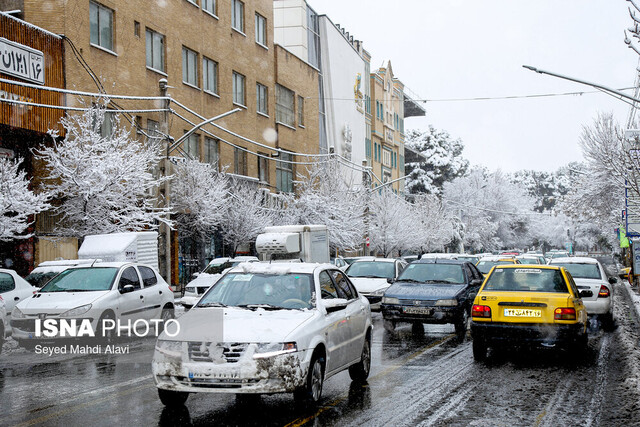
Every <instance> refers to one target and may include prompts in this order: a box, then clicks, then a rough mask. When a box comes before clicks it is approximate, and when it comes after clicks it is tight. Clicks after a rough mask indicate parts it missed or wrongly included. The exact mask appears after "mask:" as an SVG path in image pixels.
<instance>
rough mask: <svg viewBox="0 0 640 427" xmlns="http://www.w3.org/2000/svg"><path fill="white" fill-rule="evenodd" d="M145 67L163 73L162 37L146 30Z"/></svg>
mask: <svg viewBox="0 0 640 427" xmlns="http://www.w3.org/2000/svg"><path fill="white" fill-rule="evenodd" d="M147 67H149V68H153V69H154V70H158V71H162V72H164V36H163V35H162V34H160V33H156V32H155V31H153V30H150V29H148V28H147Z"/></svg>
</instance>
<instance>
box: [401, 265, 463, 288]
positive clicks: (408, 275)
mask: <svg viewBox="0 0 640 427" xmlns="http://www.w3.org/2000/svg"><path fill="white" fill-rule="evenodd" d="M398 280H399V281H400V280H406V281H414V282H424V283H445V284H450V283H451V284H459V283H464V272H463V271H462V265H460V264H437V263H419V262H413V263H411V264H409V265H408V266H407V268H406V269H405V270H404V271H403V272H402V274H401V275H400V277H398Z"/></svg>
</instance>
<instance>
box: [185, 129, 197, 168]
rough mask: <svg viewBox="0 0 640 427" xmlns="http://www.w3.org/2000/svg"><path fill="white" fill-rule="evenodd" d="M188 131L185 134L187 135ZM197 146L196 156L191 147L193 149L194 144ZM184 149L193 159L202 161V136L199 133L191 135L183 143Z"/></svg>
mask: <svg viewBox="0 0 640 427" xmlns="http://www.w3.org/2000/svg"><path fill="white" fill-rule="evenodd" d="M187 132H188V131H186V130H185V131H184V133H187ZM194 142H195V144H194V146H195V154H194V153H192V152H191V151H192V150H191V147H192V143H194ZM182 149H183V150H184V152H185V153H187V154H188V155H190V156H191V157H193V158H194V159H195V160H198V161H199V160H200V134H199V133H195V132H194V133H192V134H191V135H189V136H188V137H187V138H186V139H185V140H184V141H183V142H182Z"/></svg>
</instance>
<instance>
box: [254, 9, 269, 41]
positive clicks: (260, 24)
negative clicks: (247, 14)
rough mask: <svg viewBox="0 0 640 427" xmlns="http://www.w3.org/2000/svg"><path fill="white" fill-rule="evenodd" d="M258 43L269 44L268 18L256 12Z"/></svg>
mask: <svg viewBox="0 0 640 427" xmlns="http://www.w3.org/2000/svg"><path fill="white" fill-rule="evenodd" d="M256 43H259V44H261V45H262V46H266V45H267V19H266V18H265V17H264V16H262V15H260V14H259V13H256Z"/></svg>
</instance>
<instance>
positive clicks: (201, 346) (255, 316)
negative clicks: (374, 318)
mask: <svg viewBox="0 0 640 427" xmlns="http://www.w3.org/2000/svg"><path fill="white" fill-rule="evenodd" d="M177 322H178V324H179V328H176V329H175V330H173V329H172V328H167V330H165V332H163V333H162V335H161V336H160V337H159V339H158V341H157V344H156V349H155V353H154V356H153V363H152V370H153V377H154V379H155V382H156V385H157V387H158V394H159V396H160V400H161V401H162V403H164V404H165V405H167V406H175V405H182V404H184V402H185V401H186V399H187V397H188V395H189V393H235V394H237V395H242V394H268V393H286V392H293V393H294V396H296V397H297V398H301V399H305V400H310V401H312V402H317V401H318V400H319V399H320V396H321V393H322V386H323V383H324V381H325V380H326V379H328V378H329V377H331V376H333V375H335V374H337V373H339V372H341V371H343V370H345V369H348V370H349V374H350V376H351V378H352V379H353V380H359V381H364V380H365V379H366V378H367V377H368V375H369V368H370V361H371V332H372V322H371V312H370V310H369V303H368V301H367V299H366V298H365V297H363V296H361V295H359V294H358V292H357V290H356V289H355V287H354V286H353V284H352V283H351V281H350V280H349V279H348V277H347V276H346V275H345V274H344V272H342V271H341V270H339V269H338V268H337V267H336V266H335V265H331V264H322V265H321V264H308V263H287V264H267V263H251V264H248V263H243V264H240V265H239V266H237V267H235V268H233V269H232V270H231V271H229V272H228V273H227V274H226V275H225V276H224V277H223V278H221V279H220V280H219V281H218V282H217V283H216V284H215V285H214V286H213V287H212V288H211V289H209V291H208V292H207V293H206V294H205V295H204V296H203V297H202V299H200V301H199V302H198V303H197V304H196V305H195V306H194V307H193V308H192V309H191V310H190V311H189V312H187V313H186V314H184V315H183V316H181V317H180V318H179V319H178V320H177Z"/></svg>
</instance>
